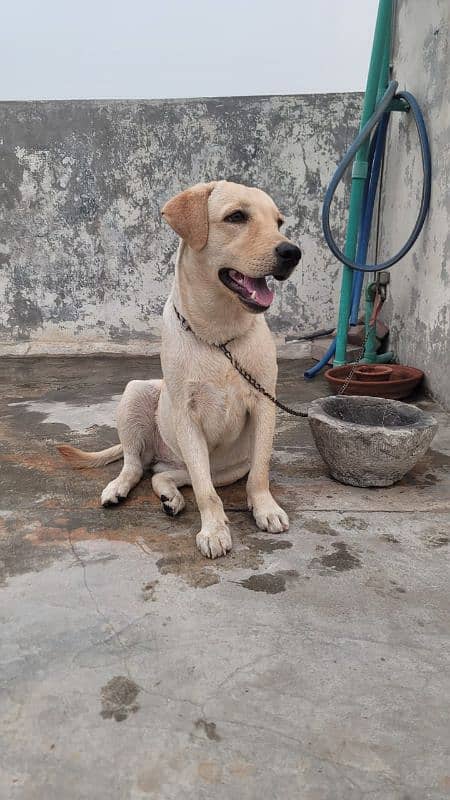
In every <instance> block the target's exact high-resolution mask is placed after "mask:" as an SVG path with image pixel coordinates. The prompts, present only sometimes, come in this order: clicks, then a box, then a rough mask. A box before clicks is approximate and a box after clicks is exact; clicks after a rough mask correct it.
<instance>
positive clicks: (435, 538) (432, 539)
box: [427, 533, 450, 548]
mask: <svg viewBox="0 0 450 800" xmlns="http://www.w3.org/2000/svg"><path fill="white" fill-rule="evenodd" d="M449 543H450V538H449V537H448V536H444V535H443V534H436V533H433V534H431V536H429V537H428V538H427V547H432V548H436V547H447V545H448V544H449Z"/></svg>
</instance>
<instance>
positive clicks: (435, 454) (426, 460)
mask: <svg viewBox="0 0 450 800" xmlns="http://www.w3.org/2000/svg"><path fill="white" fill-rule="evenodd" d="M449 473H450V456H449V455H447V454H446V453H441V452H440V451H439V450H433V449H430V450H428V452H427V453H426V455H425V456H424V457H423V458H422V459H421V460H420V462H419V463H418V464H416V466H415V467H413V469H412V470H411V471H410V472H408V474H407V475H405V477H404V478H402V480H401V481H399V482H398V483H397V484H396V485H397V486H417V488H421V487H426V486H436V484H438V483H440V481H442V480H443V479H444V478H445V477H446V476H448V474H449Z"/></svg>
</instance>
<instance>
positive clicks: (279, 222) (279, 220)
mask: <svg viewBox="0 0 450 800" xmlns="http://www.w3.org/2000/svg"><path fill="white" fill-rule="evenodd" d="M277 225H278V228H281V226H282V225H284V219H281V218H280V219H277Z"/></svg>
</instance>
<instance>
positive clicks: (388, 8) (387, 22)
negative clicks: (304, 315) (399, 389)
mask: <svg viewBox="0 0 450 800" xmlns="http://www.w3.org/2000/svg"><path fill="white" fill-rule="evenodd" d="M391 25H392V0H380V2H379V5H378V14H377V21H376V25H375V32H374V37H373V45H372V54H371V58H370V64H369V72H368V76H367V85H366V92H365V95H364V103H363V109H362V113H361V124H360V130H361V128H363V127H364V125H365V124H366V122H367V121H368V119H369V118H370V117H371V116H372V114H373V112H374V109H375V106H376V102H377V94H378V89H379V86H380V83H381V81H382V72H384V70H385V69H386V64H387V66H389V56H390V38H391ZM386 50H387V51H388V53H389V55H388V56H387V57H386ZM368 151H369V141H366V142H365V143H364V144H363V145H362V146H361V148H360V149H359V151H358V153H357V154H356V158H355V161H354V163H353V169H352V186H351V193H350V209H349V217H348V224H347V233H346V240H345V248H344V252H345V254H346V255H347V256H349V258H351V259H354V258H355V256H356V247H357V243H358V228H359V221H360V216H361V205H362V198H363V190H364V182H365V180H366V178H367V167H368V164H367V156H368ZM352 284H353V270H351V269H350V268H349V267H347V266H344V267H343V271H342V284H341V298H340V305H339V317H338V324H337V332H336V356H335V360H334V365H335V366H342V365H343V364H345V363H346V361H347V332H348V321H349V317H350V309H351V293H352Z"/></svg>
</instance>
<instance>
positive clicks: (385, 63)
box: [361, 19, 394, 364]
mask: <svg viewBox="0 0 450 800" xmlns="http://www.w3.org/2000/svg"><path fill="white" fill-rule="evenodd" d="M391 40H392V19H391V24H390V26H389V30H388V31H387V33H386V42H385V47H384V51H383V60H382V63H381V67H380V77H379V80H378V90H377V104H378V103H379V102H380V100H381V98H382V97H383V95H384V93H385V91H386V88H387V85H388V83H389V66H390V60H391ZM381 181H382V176H380V187H381ZM373 280H374V281H375V280H376V275H375V274H373ZM375 297H376V283H372V284H369V285H368V286H367V290H366V293H365V298H366V304H365V341H366V346H365V348H364V357H363V358H362V359H361V361H362V363H364V364H380V363H388V362H389V361H392V358H393V355H394V354H393V353H382V354H381V355H378V353H377V332H376V331H377V329H376V323H375V324H374V325H371V324H370V319H371V317H372V312H373V304H374V301H375Z"/></svg>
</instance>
